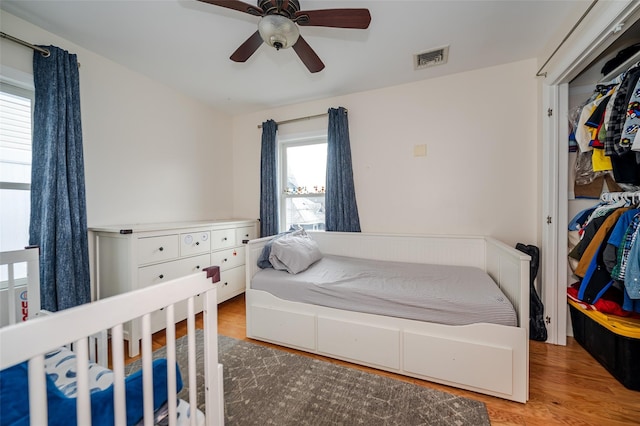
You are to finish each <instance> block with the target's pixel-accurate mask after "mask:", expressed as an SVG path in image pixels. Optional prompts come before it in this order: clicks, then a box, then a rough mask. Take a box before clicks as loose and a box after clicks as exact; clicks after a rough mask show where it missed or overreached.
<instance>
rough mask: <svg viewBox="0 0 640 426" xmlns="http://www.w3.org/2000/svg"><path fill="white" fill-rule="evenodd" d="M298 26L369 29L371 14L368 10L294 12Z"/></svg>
mask: <svg viewBox="0 0 640 426" xmlns="http://www.w3.org/2000/svg"><path fill="white" fill-rule="evenodd" d="M295 21H296V22H297V23H298V24H299V25H307V26H314V27H333V28H356V29H365V28H369V23H371V14H370V13H369V10H368V9H321V10H301V11H299V12H296V15H295Z"/></svg>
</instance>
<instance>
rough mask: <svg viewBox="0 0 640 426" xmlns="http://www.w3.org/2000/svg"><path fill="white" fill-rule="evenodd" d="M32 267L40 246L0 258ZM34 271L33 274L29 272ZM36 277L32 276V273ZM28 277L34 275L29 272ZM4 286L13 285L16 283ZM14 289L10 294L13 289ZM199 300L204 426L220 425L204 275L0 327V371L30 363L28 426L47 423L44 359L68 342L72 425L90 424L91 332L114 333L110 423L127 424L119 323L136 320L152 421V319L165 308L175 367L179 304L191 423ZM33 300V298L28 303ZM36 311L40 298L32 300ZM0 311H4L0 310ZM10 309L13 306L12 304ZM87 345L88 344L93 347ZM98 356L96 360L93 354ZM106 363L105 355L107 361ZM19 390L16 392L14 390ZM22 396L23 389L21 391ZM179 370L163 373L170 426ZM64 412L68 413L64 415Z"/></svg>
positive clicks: (210, 293)
mask: <svg viewBox="0 0 640 426" xmlns="http://www.w3.org/2000/svg"><path fill="white" fill-rule="evenodd" d="M34 253H35V259H36V261H35V262H36V265H37V249H36V250H35V252H34V251H29V250H25V251H22V253H11V254H9V253H2V257H1V260H2V263H3V264H7V265H8V266H9V269H12V268H13V266H12V264H14V263H16V262H23V261H24V259H25V258H27V259H30V260H28V262H34V260H33V259H34V257H33V256H34ZM31 271H32V272H33V269H32V270H31ZM36 275H37V274H36ZM30 276H31V275H30ZM9 286H13V287H15V280H14V283H13V284H8V287H9ZM12 291H15V290H12ZM36 294H39V292H38V291H36V290H32V291H31V292H30V293H29V305H30V306H34V305H36V303H35V302H34V299H35V298H36V297H37V296H35V295H36ZM197 295H200V298H201V299H202V303H203V307H204V311H203V315H204V327H205V330H204V347H203V349H204V370H205V374H204V377H205V397H204V399H205V401H204V402H205V407H206V408H205V411H206V418H205V422H206V424H207V425H217V424H223V423H224V403H223V389H222V366H221V365H219V364H218V345H217V342H218V340H217V300H216V285H215V284H212V283H211V281H210V280H209V279H208V277H207V272H200V273H198V274H193V275H189V276H186V277H183V278H180V279H176V280H172V281H169V282H166V283H164V284H160V285H156V286H152V287H148V288H144V289H140V290H136V291H132V292H129V293H125V294H121V295H118V296H114V297H110V298H107V299H103V300H100V301H98V302H94V303H88V304H85V305H81V306H77V307H75V308H71V309H67V310H64V311H60V312H56V313H52V314H48V315H43V316H39V317H36V318H31V313H33V311H30V312H31V313H30V314H29V320H28V321H25V322H20V321H17V320H18V318H14V319H15V320H16V323H15V324H12V325H8V326H6V327H2V328H0V370H4V369H6V368H9V367H12V366H15V365H17V364H19V363H21V362H23V361H28V383H29V415H30V422H31V424H32V425H41V424H47V419H48V409H47V391H46V375H45V371H44V359H45V354H47V353H49V352H51V351H53V350H56V349H57V348H60V347H61V346H68V345H70V344H72V345H73V350H74V351H75V353H76V357H77V412H76V418H77V424H81V425H90V424H91V397H90V391H89V377H88V370H89V360H90V358H91V356H90V352H89V346H90V337H91V336H94V335H96V334H98V335H100V333H103V334H102V335H106V334H104V333H106V332H107V330H108V331H109V333H110V335H111V347H112V351H111V357H112V369H113V373H114V383H113V393H114V398H113V399H114V404H113V407H114V418H115V424H117V425H124V424H126V395H125V376H124V347H123V346H124V344H123V326H122V325H123V323H125V322H127V321H131V320H139V321H141V323H142V329H143V339H142V371H143V373H142V382H143V411H144V424H145V426H146V425H152V424H153V418H154V413H153V373H152V371H153V369H152V347H151V326H150V323H151V315H152V313H155V314H156V315H157V312H158V311H159V310H161V309H162V310H163V312H164V313H165V315H166V320H167V324H168V327H167V329H166V335H167V351H166V352H167V365H168V366H175V365H176V345H175V339H176V337H175V326H174V323H175V321H174V307H175V305H177V304H178V303H186V304H187V307H188V308H187V310H188V318H187V330H188V331H187V333H188V338H187V339H188V348H189V349H188V351H189V356H188V358H189V362H188V364H189V366H188V371H189V383H188V387H189V401H188V403H189V406H190V410H191V412H190V421H191V424H192V425H195V424H196V420H197V418H198V416H197V415H196V410H197V408H196V407H197V406H198V402H197V395H196V389H197V386H196V371H195V370H196V355H195V353H196V341H195V308H194V305H195V304H194V300H195V297H196V296H197ZM32 296H33V298H32ZM37 306H39V301H38V303H37ZM3 309H4V307H3ZM14 309H15V306H14ZM91 346H92V345H91ZM98 357H99V358H100V355H98ZM105 358H106V357H105ZM16 391H20V389H16ZM22 391H24V390H22ZM176 394H177V392H176V369H175V368H167V395H168V400H167V403H168V411H169V424H171V425H175V424H176V421H177V414H176V405H177V398H176ZM67 414H68V413H67Z"/></svg>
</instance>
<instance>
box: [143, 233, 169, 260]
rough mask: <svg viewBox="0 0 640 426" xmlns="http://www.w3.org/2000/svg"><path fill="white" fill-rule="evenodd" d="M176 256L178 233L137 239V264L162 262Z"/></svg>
mask: <svg viewBox="0 0 640 426" xmlns="http://www.w3.org/2000/svg"><path fill="white" fill-rule="evenodd" d="M177 257H178V235H177V234H173V235H161V236H158V237H147V238H139V239H138V264H139V265H144V264H147V263H154V262H162V261H164V260H171V259H175V258H177Z"/></svg>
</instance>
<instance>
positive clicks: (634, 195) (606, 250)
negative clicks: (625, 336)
mask: <svg viewBox="0 0 640 426" xmlns="http://www.w3.org/2000/svg"><path fill="white" fill-rule="evenodd" d="M639 204H640V192H619V193H605V194H603V195H602V196H601V200H600V202H599V203H597V204H596V205H594V206H593V207H591V208H588V209H585V210H583V211H581V212H579V213H578V214H576V215H575V217H574V218H573V219H572V220H571V221H570V223H569V233H570V234H574V238H572V241H574V244H572V247H570V252H569V258H570V260H571V262H570V264H571V266H572V269H573V273H574V275H575V276H576V277H577V279H578V282H576V283H575V284H574V285H572V286H571V287H570V288H568V289H567V292H568V295H569V297H570V298H572V299H573V300H575V301H580V302H584V303H586V304H589V305H591V306H593V309H597V310H600V311H602V312H605V313H612V314H615V315H620V316H634V317H639V318H640V208H639Z"/></svg>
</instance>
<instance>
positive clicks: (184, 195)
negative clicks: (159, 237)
mask: <svg viewBox="0 0 640 426" xmlns="http://www.w3.org/2000/svg"><path fill="white" fill-rule="evenodd" d="M0 22H1V24H2V31H3V32H5V33H8V34H10V35H12V36H14V37H18V38H21V39H23V40H26V41H28V42H30V43H33V44H42V45H50V44H52V45H55V46H58V47H60V48H63V49H65V50H68V51H69V52H71V53H75V54H77V55H78V61H79V62H80V64H81V67H80V93H81V108H82V127H83V143H84V155H85V175H86V193H87V215H88V223H89V226H92V225H106V224H119V223H139V222H160V221H174V220H189V219H215V218H226V217H230V216H231V214H232V213H233V209H232V203H233V198H232V186H231V185H230V184H229V181H230V176H231V170H232V161H231V156H232V154H233V153H232V150H231V130H232V129H231V126H230V124H229V119H230V118H229V116H227V115H226V114H224V113H222V112H220V111H216V110H214V109H212V108H211V107H209V106H207V105H205V104H203V103H201V102H198V101H196V100H193V99H191V98H188V97H186V96H184V95H182V94H180V93H178V92H177V91H175V90H173V89H171V88H169V87H167V86H164V85H162V84H160V83H158V82H156V81H153V80H151V79H149V78H147V77H145V76H143V75H141V74H138V73H135V72H133V71H130V70H128V69H126V68H123V67H122V66H120V65H118V64H116V63H114V62H112V61H110V60H108V59H105V58H104V57H100V56H98V55H96V54H94V53H92V52H90V51H87V50H85V49H83V48H81V47H79V46H77V45H75V44H73V43H71V42H69V41H67V40H64V39H62V38H60V37H57V36H55V35H53V34H51V33H48V32H46V31H44V30H42V29H41V28H39V27H37V26H34V25H32V24H30V23H28V22H26V21H23V20H21V19H19V18H17V17H15V16H13V15H11V14H9V13H6V12H5V11H2V14H1V21H0ZM1 43H2V44H1V45H0V48H1V49H2V50H1V56H0V62H1V64H2V67H3V72H4V71H5V70H6V69H7V67H8V68H9V69H10V70H18V71H22V72H25V73H28V74H31V73H32V68H31V67H32V66H31V63H32V55H33V53H32V51H31V49H28V48H25V47H22V46H20V45H17V44H15V43H13V42H10V41H7V40H4V39H3V40H2V42H1Z"/></svg>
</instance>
